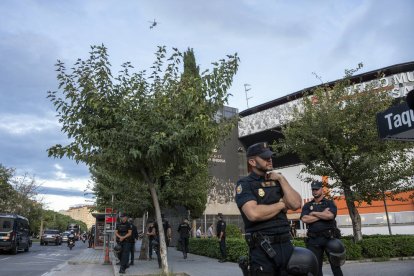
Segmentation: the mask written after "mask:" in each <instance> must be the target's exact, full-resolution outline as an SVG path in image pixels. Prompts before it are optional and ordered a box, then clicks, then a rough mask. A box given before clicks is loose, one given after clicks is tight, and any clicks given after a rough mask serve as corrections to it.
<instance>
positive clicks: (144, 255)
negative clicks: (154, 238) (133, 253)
mask: <svg viewBox="0 0 414 276" xmlns="http://www.w3.org/2000/svg"><path fill="white" fill-rule="evenodd" d="M145 230H146V229H145ZM145 233H146V231H145V232H144V235H143V237H142V243H141V250H140V253H139V260H148V246H149V239H148V236H147V235H146V234H145Z"/></svg>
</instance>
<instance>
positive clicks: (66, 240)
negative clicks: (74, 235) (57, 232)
mask: <svg viewBox="0 0 414 276" xmlns="http://www.w3.org/2000/svg"><path fill="white" fill-rule="evenodd" d="M69 234H70V232H69V231H65V232H63V233H62V242H68V235H69Z"/></svg>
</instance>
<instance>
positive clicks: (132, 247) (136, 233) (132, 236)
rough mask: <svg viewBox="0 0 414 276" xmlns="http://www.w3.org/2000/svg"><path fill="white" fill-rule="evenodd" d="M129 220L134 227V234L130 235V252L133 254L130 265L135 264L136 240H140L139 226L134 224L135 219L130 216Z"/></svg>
mask: <svg viewBox="0 0 414 276" xmlns="http://www.w3.org/2000/svg"><path fill="white" fill-rule="evenodd" d="M128 222H129V223H130V224H131V227H132V235H131V237H130V242H131V245H130V250H131V251H130V254H131V262H130V263H129V265H134V259H135V241H136V240H138V229H137V227H136V226H135V225H134V223H133V219H132V218H129V219H128Z"/></svg>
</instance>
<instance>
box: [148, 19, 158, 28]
mask: <svg viewBox="0 0 414 276" xmlns="http://www.w3.org/2000/svg"><path fill="white" fill-rule="evenodd" d="M148 23H151V25H150V27H149V28H150V29H152V28H154V27H156V26H157V25H158V24H159V22H157V21H155V19H154V21H148Z"/></svg>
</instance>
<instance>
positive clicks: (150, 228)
mask: <svg viewBox="0 0 414 276" xmlns="http://www.w3.org/2000/svg"><path fill="white" fill-rule="evenodd" d="M152 229H154V226H153V225H151V226H149V227H148V233H152ZM148 237H149V240H150V241H152V240H153V239H154V238H155V236H153V235H149V236H148Z"/></svg>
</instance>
